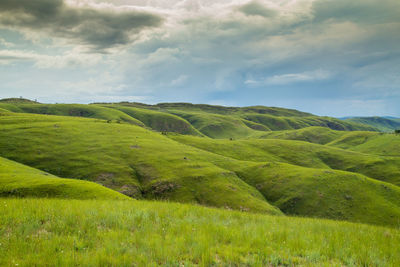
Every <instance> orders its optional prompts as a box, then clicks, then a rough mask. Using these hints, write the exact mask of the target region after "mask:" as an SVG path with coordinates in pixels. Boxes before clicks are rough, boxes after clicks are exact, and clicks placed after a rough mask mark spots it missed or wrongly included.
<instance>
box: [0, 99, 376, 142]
mask: <svg viewBox="0 0 400 267" xmlns="http://www.w3.org/2000/svg"><path fill="white" fill-rule="evenodd" d="M0 108H2V109H6V110H9V111H12V112H19V113H35V114H48V115H60V116H78V117H88V118H97V119H104V120H109V121H112V120H113V121H120V122H127V123H131V124H136V125H139V126H144V125H146V126H147V127H149V128H151V129H153V130H156V131H160V132H177V133H181V134H188V135H199V136H201V135H206V136H208V137H211V138H249V137H256V136H260V135H263V133H264V132H267V131H270V130H273V131H279V130H293V129H301V128H305V127H310V126H321V127H326V128H330V129H334V130H341V131H353V130H365V131H375V130H377V129H376V128H374V127H372V126H369V125H366V124H357V123H354V122H347V121H343V120H339V119H335V118H329V117H319V116H314V115H312V114H309V113H305V112H300V111H297V110H292V109H283V108H275V107H263V106H254V107H241V108H240V107H223V106H212V105H194V104H189V103H161V104H157V105H146V104H141V103H128V102H122V103H114V104H106V103H103V104H101V103H98V104H93V105H78V104H39V103H36V102H33V101H30V100H25V99H4V100H3V101H1V102H0Z"/></svg>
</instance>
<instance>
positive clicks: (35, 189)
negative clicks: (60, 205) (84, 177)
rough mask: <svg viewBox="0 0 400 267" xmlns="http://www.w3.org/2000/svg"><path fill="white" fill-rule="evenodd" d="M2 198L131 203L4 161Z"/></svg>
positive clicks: (111, 192)
mask: <svg viewBox="0 0 400 267" xmlns="http://www.w3.org/2000/svg"><path fill="white" fill-rule="evenodd" d="M0 197H52V198H54V197H56V198H70V199H71V198H72V199H109V200H111V199H120V200H122V199H129V198H128V197H126V196H125V195H122V194H120V193H118V192H116V191H114V190H111V189H108V188H106V187H103V186H101V185H98V184H96V183H91V182H88V181H81V180H75V179H62V178H59V177H56V176H53V175H51V174H49V173H46V172H43V171H40V170H37V169H34V168H31V167H28V166H25V165H22V164H19V163H16V162H14V161H11V160H7V159H4V158H1V157H0Z"/></svg>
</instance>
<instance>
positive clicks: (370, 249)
mask: <svg viewBox="0 0 400 267" xmlns="http://www.w3.org/2000/svg"><path fill="white" fill-rule="evenodd" d="M0 206H1V210H2V212H1V213H0V224H1V227H0V265H2V266H159V265H162V266H398V265H399V264H400V256H399V255H400V253H399V252H400V251H399V243H400V231H399V230H398V229H391V228H383V227H376V226H370V225H363V224H352V223H347V222H337V221H329V220H321V219H305V218H295V217H283V216H267V215H262V214H250V213H246V212H237V211H227V210H218V209H210V208H204V207H200V206H192V205H182V204H175V203H163V202H147V201H134V200H132V201H116V200H114V201H106V200H59V199H12V198H11V199H1V201H0ZM21 207H23V208H21Z"/></svg>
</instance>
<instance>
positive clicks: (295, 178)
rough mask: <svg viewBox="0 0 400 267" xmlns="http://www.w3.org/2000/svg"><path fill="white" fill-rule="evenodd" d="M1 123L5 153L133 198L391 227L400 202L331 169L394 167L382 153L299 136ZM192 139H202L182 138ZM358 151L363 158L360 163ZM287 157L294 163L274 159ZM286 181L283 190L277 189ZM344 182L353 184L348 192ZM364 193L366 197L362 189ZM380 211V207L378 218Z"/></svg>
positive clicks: (69, 122) (26, 117)
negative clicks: (219, 136)
mask: <svg viewBox="0 0 400 267" xmlns="http://www.w3.org/2000/svg"><path fill="white" fill-rule="evenodd" d="M0 124H1V125H2V130H1V131H0V146H1V147H2V150H1V151H0V154H1V155H2V156H4V157H7V158H10V159H13V160H16V161H18V162H21V163H24V164H27V165H29V166H33V167H35V168H38V169H40V170H44V171H47V172H50V173H52V174H55V175H57V176H59V177H71V178H78V179H87V180H90V181H96V182H98V183H101V184H103V185H105V186H107V187H110V188H112V189H115V190H118V191H120V192H123V193H124V194H127V195H129V196H132V197H135V198H147V199H168V200H172V201H177V202H189V203H193V202H195V203H199V204H202V205H207V206H215V207H224V208H230V209H239V210H246V211H253V212H264V213H269V214H282V211H283V212H284V213H286V214H289V215H290V214H296V215H307V216H316V217H325V218H333V219H346V220H350V221H357V222H358V221H360V222H365V223H375V224H382V225H391V226H396V225H398V221H397V220H396V218H397V217H398V214H399V212H398V210H399V206H400V205H399V203H398V202H396V201H394V200H393V199H400V195H398V190H397V189H396V188H397V187H391V186H390V185H389V186H388V185H387V184H385V183H379V182H377V183H378V184H377V186H375V184H374V183H373V182H372V180H370V179H368V178H367V177H365V176H362V175H356V174H355V173H352V172H341V171H336V170H332V169H331V168H333V167H334V165H333V164H347V165H345V166H346V168H351V167H353V168H355V167H359V168H360V169H361V170H362V167H363V166H364V165H365V164H372V165H371V166H375V168H377V170H378V167H379V166H380V165H379V164H378V163H379V162H382V164H383V163H385V164H387V168H381V170H382V173H383V174H385V173H386V172H387V173H386V174H387V175H389V174H390V171H392V172H393V168H394V169H395V168H396V166H397V165H395V164H391V165H390V164H388V163H387V162H386V161H385V160H386V159H381V158H379V157H378V158H377V157H375V158H374V157H372V158H369V155H364V154H360V153H356V152H351V151H346V150H341V149H337V148H330V147H325V146H322V145H316V144H310V143H306V142H300V141H288V140H267V139H265V140H241V141H230V140H213V139H210V138H204V137H203V138H201V137H194V136H187V135H186V136H184V135H176V134H175V135H173V134H170V135H167V136H165V135H162V134H160V133H156V132H153V131H149V130H147V129H145V128H142V127H138V126H135V125H130V124H118V123H106V122H105V121H102V120H94V119H86V118H74V117H59V116H44V115H33V114H15V113H14V114H13V113H10V114H6V115H3V116H0ZM171 138H174V139H175V140H171ZM192 139H193V140H199V141H198V142H199V144H201V145H204V144H207V146H205V147H200V146H199V147H195V144H193V143H190V144H189V143H188V144H185V142H187V141H185V140H192ZM270 141H279V142H281V143H282V144H283V145H278V146H276V145H274V143H271V142H270ZM196 142H197V141H196ZM253 142H255V143H253ZM285 145H290V146H285ZM213 149H214V150H213ZM224 149H225V151H224ZM268 149H270V152H268ZM271 149H273V150H271ZM206 150H209V151H206ZM279 151H281V152H280V153H281V154H279V153H278V152H279ZM285 151H286V152H285ZM224 153H225V154H224ZM335 153H336V154H335ZM286 154H287V155H286ZM358 156H365V158H360V159H359V160H360V162H358V161H357V159H358V158H357V157H358ZM290 157H291V158H290ZM337 157H338V159H339V160H338V161H337V162H335V161H334V160H335V158H337ZM289 160H290V161H291V162H290V163H292V164H283V163H282V164H278V165H276V164H277V163H276V164H275V163H274V164H273V162H288V161H289ZM342 160H343V162H342ZM266 162H270V163H271V164H266ZM328 163H329V164H330V165H328ZM294 164H298V165H303V166H307V167H308V168H301V167H298V166H295V165H294ZM374 164H375V165H374ZM343 166H344V165H343ZM383 166H384V165H383ZM385 166H386V165H385ZM371 169H372V170H373V169H374V168H371ZM352 171H356V170H355V169H353V170H352ZM296 174H298V175H296ZM354 177H356V178H354ZM387 177H389V176H387ZM380 178H381V176H379V177H377V179H380ZM274 179H278V181H277V182H276V181H275V180H274ZM283 181H286V182H285V183H286V184H287V187H284V188H280V187H278V186H276V184H279V183H281V182H283ZM287 181H291V182H290V183H289V182H287ZM364 181H367V182H364ZM330 183H331V184H332V186H330ZM264 184H265V185H270V188H266V187H264V186H263V185H264ZM301 184H303V186H300V185H301ZM348 188H351V189H354V188H358V190H360V191H357V192H353V193H351V192H348ZM381 188H385V190H387V191H385V190H381ZM386 188H387V189H386ZM300 189H301V190H300ZM368 190H369V191H371V193H370V195H371V196H372V197H371V198H364V197H362V195H360V192H363V191H368ZM277 196H279V197H277ZM321 196H323V197H321ZM298 198H301V201H298ZM293 199H294V200H295V201H293ZM288 203H289V204H290V205H289V204H288ZM275 206H276V207H275ZM288 206H290V208H287V207H288ZM277 207H278V208H279V209H278V208H277ZM379 210H385V214H384V215H382V216H380V215H379V214H377V211H379ZM378 215H379V216H378Z"/></svg>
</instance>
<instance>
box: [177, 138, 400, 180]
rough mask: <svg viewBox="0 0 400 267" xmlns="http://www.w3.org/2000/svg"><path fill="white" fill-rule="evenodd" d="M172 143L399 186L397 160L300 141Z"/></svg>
mask: <svg viewBox="0 0 400 267" xmlns="http://www.w3.org/2000/svg"><path fill="white" fill-rule="evenodd" d="M169 136H170V138H172V139H173V140H176V141H179V142H181V143H183V144H186V145H191V146H194V147H196V148H200V149H203V150H206V151H209V152H212V153H216V154H219V155H223V156H226V157H231V158H235V159H237V160H248V161H256V162H265V161H270V162H274V161H276V162H283V163H290V164H293V165H299V166H304V167H309V168H321V169H336V170H344V171H351V172H356V173H361V174H364V175H366V176H369V177H371V178H374V179H378V180H382V181H386V182H390V183H393V184H395V185H400V158H399V157H383V156H376V155H369V154H365V153H359V152H354V151H348V150H343V149H338V148H334V147H329V146H323V145H319V144H311V143H308V142H303V141H294V140H279V139H275V140H273V139H249V140H233V141H230V140H214V139H210V138H201V137H191V136H183V135H169Z"/></svg>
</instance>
